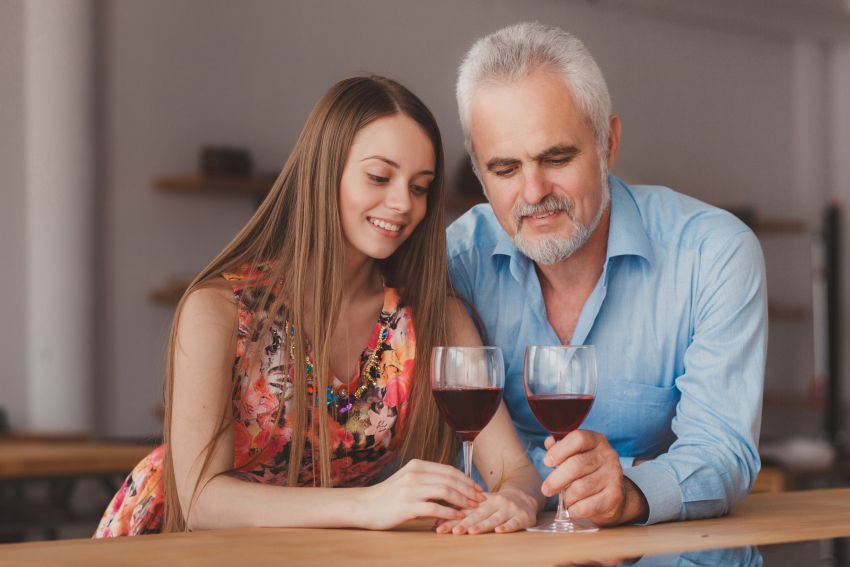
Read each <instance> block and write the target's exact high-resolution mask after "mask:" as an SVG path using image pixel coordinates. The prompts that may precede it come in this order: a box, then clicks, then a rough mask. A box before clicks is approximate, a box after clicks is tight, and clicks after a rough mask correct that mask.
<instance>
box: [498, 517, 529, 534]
mask: <svg viewBox="0 0 850 567" xmlns="http://www.w3.org/2000/svg"><path fill="white" fill-rule="evenodd" d="M521 529H524V528H523V527H522V525H521V524H520V521H519V518H517V517H516V516H514V517H512V518H510V519H509V520H508V521H507V522H505V523H503V524H502V525H500V526H496V528H495V529H494V530H493V531H494V532H496V533H497V534H506V533H510V532H515V531H518V530H521Z"/></svg>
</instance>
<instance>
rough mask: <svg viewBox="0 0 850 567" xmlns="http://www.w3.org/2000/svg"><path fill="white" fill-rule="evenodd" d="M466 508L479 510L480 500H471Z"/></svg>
mask: <svg viewBox="0 0 850 567" xmlns="http://www.w3.org/2000/svg"><path fill="white" fill-rule="evenodd" d="M466 506H467V508H477V507H478V500H472V499H470V500H468V501H467V503H466Z"/></svg>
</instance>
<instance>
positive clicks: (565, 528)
mask: <svg viewBox="0 0 850 567" xmlns="http://www.w3.org/2000/svg"><path fill="white" fill-rule="evenodd" d="M526 531H529V532H543V533H547V534H589V533H593V532H598V531H599V526H597V525H596V524H594V523H593V522H591V521H589V520H553V521H551V522H548V523H546V524H539V525H537V526H533V527H530V528H526Z"/></svg>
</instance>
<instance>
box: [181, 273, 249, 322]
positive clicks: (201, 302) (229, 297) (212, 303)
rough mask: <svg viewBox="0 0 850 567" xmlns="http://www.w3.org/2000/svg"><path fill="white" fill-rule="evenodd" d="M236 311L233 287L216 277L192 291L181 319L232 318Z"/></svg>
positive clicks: (187, 297) (188, 295)
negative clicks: (190, 317) (201, 317)
mask: <svg viewBox="0 0 850 567" xmlns="http://www.w3.org/2000/svg"><path fill="white" fill-rule="evenodd" d="M235 311H236V299H235V297H234V293H233V287H232V286H231V284H230V282H228V281H227V280H226V279H224V278H220V277H216V278H212V279H210V280H209V281H206V282H204V283H202V284H200V285H199V286H197V287H196V288H195V289H193V290H191V291H190V292H189V293H188V294H187V295H186V298H185V299H184V300H183V307H182V309H181V317H185V316H187V315H189V316H205V317H208V316H213V317H215V316H221V317H229V316H232V315H233V314H234V313H235Z"/></svg>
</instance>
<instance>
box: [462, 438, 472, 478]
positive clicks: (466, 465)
mask: <svg viewBox="0 0 850 567" xmlns="http://www.w3.org/2000/svg"><path fill="white" fill-rule="evenodd" d="M463 471H464V472H465V473H466V478H472V441H464V442H463Z"/></svg>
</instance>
